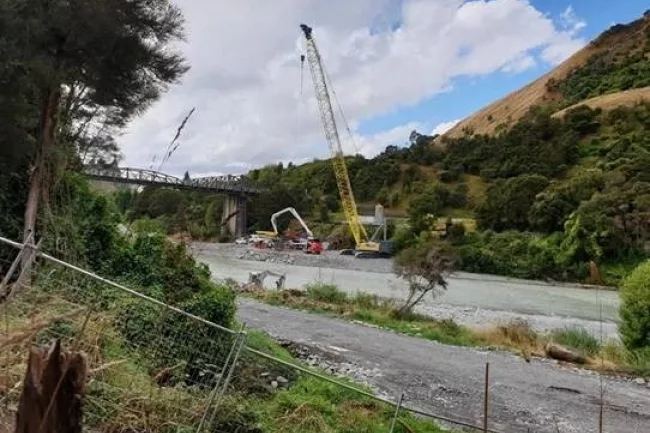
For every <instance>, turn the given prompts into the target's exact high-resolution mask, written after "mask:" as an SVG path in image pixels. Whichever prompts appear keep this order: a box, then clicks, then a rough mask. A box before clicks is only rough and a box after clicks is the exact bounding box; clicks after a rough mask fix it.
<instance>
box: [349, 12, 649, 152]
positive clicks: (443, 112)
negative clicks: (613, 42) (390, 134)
mask: <svg viewBox="0 0 650 433" xmlns="http://www.w3.org/2000/svg"><path fill="white" fill-rule="evenodd" d="M531 3H532V4H533V5H534V6H535V7H536V8H537V9H538V10H540V11H542V12H544V13H546V14H548V15H550V16H552V17H558V16H561V14H562V13H563V12H564V11H566V9H567V7H569V6H571V7H572V9H573V11H574V14H575V16H576V17H578V18H579V19H580V20H582V21H584V23H585V24H586V25H585V27H584V28H583V29H581V30H580V32H579V35H580V36H582V37H584V38H585V39H586V40H587V41H590V40H592V39H594V38H596V37H597V36H598V35H599V34H600V33H602V32H603V31H604V30H606V29H607V28H609V27H610V26H611V25H612V24H616V23H627V22H630V21H633V20H635V19H638V18H639V17H640V16H641V15H642V14H643V12H644V11H646V10H648V9H650V4H648V2H647V1H645V0H619V1H616V0H573V1H567V0H533V1H531ZM553 67H554V65H551V64H549V63H544V62H538V63H537V65H536V66H535V67H533V68H531V69H528V70H526V71H524V72H521V73H517V74H513V73H505V72H497V73H494V74H490V75H487V76H482V77H473V78H458V79H455V80H453V89H452V90H451V91H449V92H445V93H442V94H439V95H436V96H434V97H432V98H428V99H427V100H425V101H422V102H420V103H418V104H417V105H414V106H411V107H405V108H401V109H399V110H396V111H395V112H391V113H387V114H385V115H380V116H376V117H374V118H372V119H369V120H363V121H361V122H360V124H359V133H360V134H362V135H365V134H376V133H379V132H381V131H384V130H386V129H390V128H394V127H397V126H399V125H403V124H405V123H408V122H417V123H421V124H422V125H424V126H426V127H427V128H429V130H423V131H420V132H422V133H430V132H431V129H433V128H434V127H435V126H436V125H439V124H441V123H445V122H451V121H455V120H458V119H462V118H464V117H467V116H468V115H470V114H472V113H474V112H476V111H478V110H480V109H481V108H483V107H485V106H486V105H488V104H490V103H491V102H493V101H495V100H498V99H500V98H502V97H503V96H505V95H507V94H508V93H510V92H513V91H516V90H518V89H519V88H521V87H523V86H525V85H526V84H528V83H530V82H531V81H533V80H535V79H536V78H538V77H539V76H541V75H543V74H545V73H546V72H548V71H549V70H551V69H553ZM406 139H407V137H404V141H406Z"/></svg>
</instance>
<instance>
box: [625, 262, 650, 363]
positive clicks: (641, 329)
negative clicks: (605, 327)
mask: <svg viewBox="0 0 650 433" xmlns="http://www.w3.org/2000/svg"><path fill="white" fill-rule="evenodd" d="M620 296H621V309H620V316H621V325H620V329H621V336H622V338H623V343H624V344H625V346H626V347H627V348H628V349H629V350H636V349H642V348H646V347H650V260H648V261H646V262H645V263H643V264H641V265H640V266H639V267H637V268H636V269H635V270H634V271H633V272H632V273H631V274H630V275H629V276H628V277H627V278H626V279H625V280H624V281H623V285H622V287H621V294H620Z"/></svg>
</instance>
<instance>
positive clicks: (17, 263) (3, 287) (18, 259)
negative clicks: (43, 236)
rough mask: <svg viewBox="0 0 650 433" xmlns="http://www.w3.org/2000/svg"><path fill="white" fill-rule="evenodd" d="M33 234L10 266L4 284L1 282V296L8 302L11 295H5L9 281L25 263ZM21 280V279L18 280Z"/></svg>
mask: <svg viewBox="0 0 650 433" xmlns="http://www.w3.org/2000/svg"><path fill="white" fill-rule="evenodd" d="M33 236H34V235H33V234H32V233H30V235H29V237H28V238H27V240H26V241H25V244H24V245H23V248H21V249H20V251H18V254H17V255H16V258H15V259H14V261H13V262H12V263H11V266H9V270H8V271H7V273H5V275H4V277H3V278H2V282H0V296H1V297H3V299H4V300H5V301H6V300H7V299H8V298H9V293H8V292H7V293H5V290H6V287H7V286H8V285H9V280H10V279H11V277H12V276H13V274H14V273H15V272H16V270H18V266H20V264H21V263H22V261H23V256H24V255H25V254H26V253H27V244H28V243H29V242H31V241H32V238H33ZM18 280H20V278H18Z"/></svg>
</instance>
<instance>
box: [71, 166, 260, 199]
mask: <svg viewBox="0 0 650 433" xmlns="http://www.w3.org/2000/svg"><path fill="white" fill-rule="evenodd" d="M83 171H84V174H86V175H87V176H89V177H91V178H95V179H99V180H107V181H115V182H123V183H133V184H138V185H143V184H159V185H161V186H172V187H174V186H175V187H181V188H187V189H200V190H212V191H217V192H241V193H244V194H259V193H260V192H261V189H260V188H259V186H257V185H255V183H254V182H252V181H250V180H249V179H247V178H246V177H244V176H233V175H227V176H212V177H199V178H194V179H189V180H184V179H181V178H178V177H176V176H171V175H168V174H165V173H161V172H158V171H154V170H144V169H139V168H131V167H98V166H86V167H84V170H83Z"/></svg>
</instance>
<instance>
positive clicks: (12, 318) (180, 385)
mask: <svg viewBox="0 0 650 433" xmlns="http://www.w3.org/2000/svg"><path fill="white" fill-rule="evenodd" d="M0 243H4V244H6V245H10V246H12V247H14V248H15V250H14V251H15V253H16V254H18V251H22V250H21V248H23V246H22V245H21V244H17V243H14V242H11V241H8V240H6V239H5V240H3V239H2V238H0ZM16 254H14V255H9V256H7V257H0V265H2V268H3V269H8V268H9V267H10V266H11V264H12V263H16V261H17V260H20V259H21V257H19V256H16ZM40 257H41V259H40V260H38V262H37V265H36V267H35V270H34V272H33V273H32V275H31V284H25V285H23V284H21V282H20V281H18V282H14V283H13V285H12V286H11V287H12V291H11V292H9V291H7V290H4V294H5V297H4V298H0V302H1V305H0V308H1V309H2V315H3V319H2V322H3V323H2V330H1V331H0V421H1V420H2V419H3V418H5V419H6V418H7V417H10V416H11V415H12V414H13V413H14V412H15V411H16V409H17V405H18V397H19V395H20V391H21V381H22V379H23V375H24V370H25V362H26V358H27V356H28V353H29V350H28V348H29V347H31V346H33V345H45V344H48V343H51V342H52V341H53V340H57V339H58V340H60V341H62V343H63V344H64V345H65V346H67V347H70V348H72V349H74V350H78V351H81V352H83V353H84V354H85V356H86V359H87V365H88V368H87V373H88V381H87V386H86V395H85V421H84V422H85V424H86V425H87V427H88V428H89V429H92V430H93V431H107V432H122V431H172V430H173V431H197V432H198V431H210V432H213V433H221V432H223V433H230V432H233V431H251V432H253V431H261V430H237V428H236V425H237V423H238V422H239V420H238V419H237V416H239V415H238V413H237V410H238V409H237V405H238V403H239V400H238V399H239V398H240V397H241V396H246V395H255V396H257V398H263V396H264V395H265V394H268V395H271V394H273V393H274V392H276V390H281V389H284V388H287V389H288V388H289V387H290V386H293V385H296V384H300V383H301V381H304V380H312V381H317V382H319V383H321V384H322V386H324V387H325V392H326V393H328V395H330V397H331V398H332V399H333V400H336V401H339V402H341V407H342V408H343V409H341V410H344V411H345V410H347V409H349V408H350V407H351V406H349V405H348V400H349V401H352V399H354V402H353V403H349V404H354V405H357V406H356V408H357V409H359V408H362V409H363V410H365V411H371V410H374V411H378V412H380V413H382V414H384V415H385V418H387V419H389V420H390V423H389V424H390V425H384V426H383V429H382V430H379V429H378V430H376V431H391V432H393V431H395V432H398V431H413V430H412V429H411V428H409V427H408V425H406V424H405V421H404V419H403V415H404V414H406V413H407V412H411V413H415V414H417V415H419V416H421V417H427V418H435V419H438V420H441V421H444V422H446V423H448V424H450V425H455V426H460V427H463V428H469V429H475V430H480V431H492V430H490V429H488V428H487V427H485V426H475V425H473V423H472V422H471V420H458V419H452V418H449V417H441V416H435V415H433V414H430V413H427V412H424V411H418V410H416V409H412V408H410V409H409V408H405V407H404V406H403V405H402V398H399V399H398V398H395V399H394V400H393V399H390V400H389V399H385V398H379V397H377V396H375V395H374V394H373V393H372V392H370V391H369V390H365V389H361V388H360V387H359V386H358V385H356V384H353V383H351V382H348V381H345V380H341V379H336V378H334V377H333V376H331V375H328V374H325V373H324V372H322V371H319V370H316V369H313V368H311V367H308V366H306V365H301V364H299V363H296V362H295V361H294V360H293V359H292V358H291V357H289V356H282V354H278V353H275V352H273V351H271V350H264V349H265V348H264V347H259V345H256V344H255V341H252V340H254V338H253V335H252V334H248V333H247V332H246V330H245V329H244V327H242V328H241V329H237V330H232V329H227V328H224V327H222V326H219V325H217V324H214V323H211V322H208V321H206V320H204V319H202V318H201V317H198V316H194V315H192V314H188V313H186V312H184V311H182V310H180V309H178V308H175V307H172V306H170V305H167V304H165V303H163V302H161V301H159V300H157V299H155V298H154V297H152V296H149V295H148V294H147V293H141V292H137V291H135V290H132V289H130V288H128V287H125V286H123V285H121V284H119V283H116V282H114V281H109V280H106V279H104V278H101V277H99V276H97V275H95V274H92V273H90V272H88V271H85V270H83V269H80V268H77V267H75V266H73V265H70V264H68V263H65V262H62V261H60V260H57V259H55V258H53V257H50V256H47V255H46V254H40ZM2 294H3V291H0V296H2ZM297 392H298V393H299V392H300V391H297ZM298 395H299V394H298ZM260 396H262V397H260ZM278 404H282V405H285V406H286V407H284V413H286V414H285V415H284V416H283V419H282V420H280V423H281V424H282V423H284V425H286V426H287V428H286V430H287V431H288V430H289V428H288V426H291V431H321V430H318V428H316V429H315V430H314V425H315V426H316V427H318V425H319V424H318V423H322V422H323V421H322V419H321V418H320V417H318V416H314V415H313V413H311V412H309V411H308V405H306V404H304V403H300V402H299V401H291V400H290V399H289V398H287V399H285V400H281V401H280V402H279V403H278ZM479 408H480V407H479ZM312 409H313V408H312ZM323 410H325V409H323ZM224 412H227V413H228V415H229V416H227V417H223V416H222V414H223V413H224ZM233 414H234V415H233ZM241 416H244V415H241ZM352 421H354V420H352ZM352 421H351V422H352ZM402 424H404V425H402ZM322 431H325V430H322ZM373 431H374V430H373Z"/></svg>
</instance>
